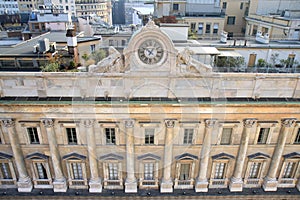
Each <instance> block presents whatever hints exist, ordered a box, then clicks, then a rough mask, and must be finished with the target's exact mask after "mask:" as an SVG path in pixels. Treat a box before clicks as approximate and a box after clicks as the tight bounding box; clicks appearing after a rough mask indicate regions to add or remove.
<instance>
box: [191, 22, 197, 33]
mask: <svg viewBox="0 0 300 200" xmlns="http://www.w3.org/2000/svg"><path fill="white" fill-rule="evenodd" d="M195 29H196V23H191V31H192V32H194V31H195Z"/></svg>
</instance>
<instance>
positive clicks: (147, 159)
mask: <svg viewBox="0 0 300 200" xmlns="http://www.w3.org/2000/svg"><path fill="white" fill-rule="evenodd" d="M137 159H138V161H139V188H142V189H143V188H152V189H158V186H159V179H158V176H159V169H160V167H159V165H160V157H159V156H156V155H153V154H150V153H149V154H144V155H141V156H138V157H137ZM149 163H151V164H153V167H154V168H153V179H152V180H146V179H145V164H149Z"/></svg>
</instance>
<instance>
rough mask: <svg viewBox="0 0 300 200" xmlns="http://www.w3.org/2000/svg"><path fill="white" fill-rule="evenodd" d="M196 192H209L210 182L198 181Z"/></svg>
mask: <svg viewBox="0 0 300 200" xmlns="http://www.w3.org/2000/svg"><path fill="white" fill-rule="evenodd" d="M195 192H208V181H207V179H206V180H197V182H196V185H195Z"/></svg>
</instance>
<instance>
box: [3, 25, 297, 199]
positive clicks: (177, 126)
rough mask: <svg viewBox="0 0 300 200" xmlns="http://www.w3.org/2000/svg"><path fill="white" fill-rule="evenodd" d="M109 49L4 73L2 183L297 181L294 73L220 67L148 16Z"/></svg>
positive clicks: (169, 185)
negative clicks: (121, 44)
mask: <svg viewBox="0 0 300 200" xmlns="http://www.w3.org/2000/svg"><path fill="white" fill-rule="evenodd" d="M154 35H155V37H153V36H154ZM110 51H111V52H110V53H111V54H110V55H109V57H107V58H106V59H104V60H103V61H102V62H100V63H99V64H98V65H97V66H90V71H89V72H85V73H84V72H78V73H67V72H61V73H60V72H59V73H41V72H33V73H28V72H27V73H26V72H18V73H17V72H2V73H1V74H0V94H1V98H0V111H1V112H0V118H1V127H0V138H1V144H0V169H1V171H0V176H1V179H0V181H1V184H0V187H1V188H8V187H13V188H17V189H18V191H19V192H30V191H31V190H32V188H53V190H54V191H55V192H65V191H67V189H68V188H70V189H71V188H76V189H89V191H90V192H96V193H100V192H102V190H103V189H110V190H117V189H124V190H125V192H128V193H135V192H137V191H138V190H139V189H143V188H157V189H159V190H160V192H162V193H171V192H174V190H176V189H193V190H195V191H196V192H207V191H208V190H209V189H211V188H227V187H229V189H230V191H232V192H236V191H239V192H241V191H243V188H259V187H263V189H264V190H265V191H276V190H277V188H281V187H297V188H298V190H300V181H299V161H300V151H299V144H300V121H299V119H300V114H299V108H300V105H299V98H300V82H299V74H256V73H255V74H254V73H247V74H246V73H214V72H212V69H211V67H210V66H209V65H205V64H203V63H201V62H199V61H197V60H195V59H193V58H192V57H191V55H190V51H189V49H184V50H182V51H178V50H177V49H176V48H175V46H174V43H173V42H172V41H171V40H170V38H169V37H168V36H167V35H166V34H165V33H164V32H163V31H161V29H160V28H158V27H157V26H155V25H154V23H153V22H149V23H148V24H147V25H146V26H145V27H143V28H142V29H141V30H140V31H138V32H136V33H135V34H134V35H133V36H132V38H131V40H130V41H129V43H128V46H127V48H126V49H124V51H123V53H122V54H121V53H118V52H117V51H116V50H115V49H113V48H111V49H110Z"/></svg>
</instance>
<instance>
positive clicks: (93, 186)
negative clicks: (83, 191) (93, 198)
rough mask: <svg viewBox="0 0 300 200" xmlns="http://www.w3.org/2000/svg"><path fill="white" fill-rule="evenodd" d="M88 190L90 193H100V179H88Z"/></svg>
mask: <svg viewBox="0 0 300 200" xmlns="http://www.w3.org/2000/svg"><path fill="white" fill-rule="evenodd" d="M89 192H91V193H101V192H102V183H101V180H100V179H98V180H90V182H89Z"/></svg>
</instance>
